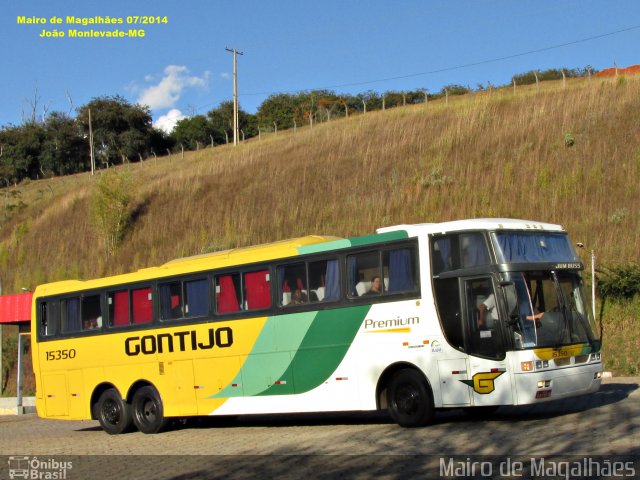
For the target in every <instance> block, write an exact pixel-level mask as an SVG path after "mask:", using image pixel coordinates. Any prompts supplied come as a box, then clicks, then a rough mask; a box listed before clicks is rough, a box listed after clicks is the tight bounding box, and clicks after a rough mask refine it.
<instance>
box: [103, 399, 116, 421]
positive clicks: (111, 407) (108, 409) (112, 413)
mask: <svg viewBox="0 0 640 480" xmlns="http://www.w3.org/2000/svg"><path fill="white" fill-rule="evenodd" d="M120 416H121V412H120V406H119V405H118V403H117V402H114V401H113V400H109V401H107V402H105V403H104V405H103V407H102V417H103V418H104V419H105V420H106V421H107V422H108V423H110V424H112V425H116V424H117V423H118V422H119V421H120Z"/></svg>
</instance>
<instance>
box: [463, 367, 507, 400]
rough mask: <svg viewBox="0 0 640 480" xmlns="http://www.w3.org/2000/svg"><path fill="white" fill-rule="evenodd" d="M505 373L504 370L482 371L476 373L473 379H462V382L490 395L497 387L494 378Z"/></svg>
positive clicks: (476, 390) (482, 393)
mask: <svg viewBox="0 0 640 480" xmlns="http://www.w3.org/2000/svg"><path fill="white" fill-rule="evenodd" d="M503 373H504V372H480V373H476V374H475V375H474V376H473V377H472V379H471V380H461V382H463V383H466V384H467V385H469V386H470V387H472V388H473V390H474V391H475V392H476V393H479V394H481V395H488V394H489V393H491V392H493V391H494V390H495V389H496V386H495V382H494V380H495V379H496V378H498V377H499V376H500V375H502V374H503Z"/></svg>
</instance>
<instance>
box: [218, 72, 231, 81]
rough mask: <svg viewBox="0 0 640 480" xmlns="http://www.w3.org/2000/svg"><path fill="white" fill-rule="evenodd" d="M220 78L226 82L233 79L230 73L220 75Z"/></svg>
mask: <svg viewBox="0 0 640 480" xmlns="http://www.w3.org/2000/svg"><path fill="white" fill-rule="evenodd" d="M220 78H224V79H225V80H228V79H229V78H231V74H230V73H229V72H222V73H221V74H220Z"/></svg>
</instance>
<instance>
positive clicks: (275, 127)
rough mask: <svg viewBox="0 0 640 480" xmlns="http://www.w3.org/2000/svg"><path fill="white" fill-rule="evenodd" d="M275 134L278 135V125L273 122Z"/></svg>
mask: <svg viewBox="0 0 640 480" xmlns="http://www.w3.org/2000/svg"><path fill="white" fill-rule="evenodd" d="M273 132H274V135H277V134H278V124H277V123H276V122H273Z"/></svg>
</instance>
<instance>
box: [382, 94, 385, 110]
mask: <svg viewBox="0 0 640 480" xmlns="http://www.w3.org/2000/svg"><path fill="white" fill-rule="evenodd" d="M384 110H385V97H384V95H383V96H382V111H384Z"/></svg>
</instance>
